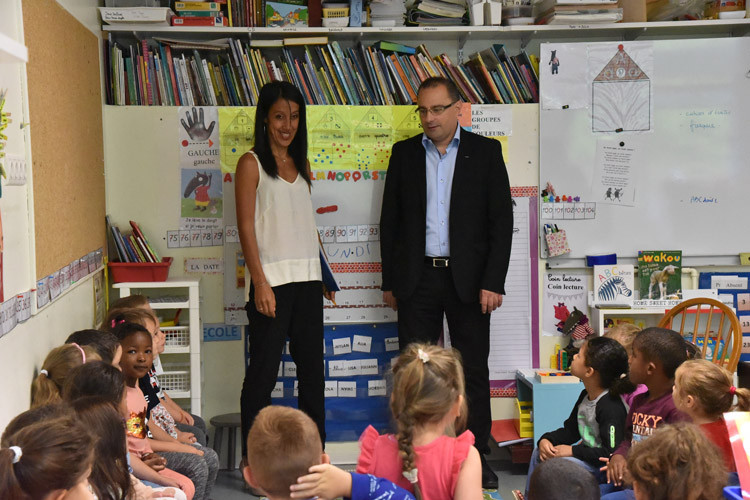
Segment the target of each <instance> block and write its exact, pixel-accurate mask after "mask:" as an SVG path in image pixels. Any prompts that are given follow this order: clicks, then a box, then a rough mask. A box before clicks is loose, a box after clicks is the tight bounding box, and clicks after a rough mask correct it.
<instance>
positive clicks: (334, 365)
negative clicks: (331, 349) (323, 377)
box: [328, 361, 347, 378]
mask: <svg viewBox="0 0 750 500" xmlns="http://www.w3.org/2000/svg"><path fill="white" fill-rule="evenodd" d="M346 363H347V362H346V361H329V362H328V376H329V377H331V378H333V377H346V372H347V364H346Z"/></svg>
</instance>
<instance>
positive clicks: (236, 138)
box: [218, 106, 255, 173]
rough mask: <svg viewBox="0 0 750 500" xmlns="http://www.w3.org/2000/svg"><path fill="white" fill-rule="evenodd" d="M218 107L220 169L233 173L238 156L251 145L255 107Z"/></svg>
mask: <svg viewBox="0 0 750 500" xmlns="http://www.w3.org/2000/svg"><path fill="white" fill-rule="evenodd" d="M218 109H219V136H220V137H221V171H222V172H223V173H227V172H229V173H234V171H235V169H236V168H237V162H238V161H239V159H240V156H242V155H243V154H245V152H247V151H248V150H250V148H252V147H253V134H254V132H255V107H254V106H252V107H221V108H218Z"/></svg>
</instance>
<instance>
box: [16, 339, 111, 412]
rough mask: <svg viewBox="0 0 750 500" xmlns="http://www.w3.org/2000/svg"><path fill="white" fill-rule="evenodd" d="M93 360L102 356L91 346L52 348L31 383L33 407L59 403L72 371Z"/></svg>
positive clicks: (66, 345)
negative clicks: (66, 380)
mask: <svg viewBox="0 0 750 500" xmlns="http://www.w3.org/2000/svg"><path fill="white" fill-rule="evenodd" d="M92 360H101V357H100V356H99V355H98V354H97V353H96V351H95V350H94V349H93V348H92V347H89V346H79V345H78V344H65V345H61V346H60V347H55V348H54V349H52V350H51V351H50V352H49V354H47V357H46V358H45V359H44V363H42V369H41V370H39V375H37V377H36V378H35V379H34V381H33V382H32V383H31V407H32V408H37V407H39V406H43V405H46V404H50V403H59V402H60V401H61V400H62V389H63V385H64V384H65V379H66V378H67V377H68V374H69V373H70V371H71V370H72V369H73V368H76V367H78V366H81V365H82V364H84V363H86V361H92Z"/></svg>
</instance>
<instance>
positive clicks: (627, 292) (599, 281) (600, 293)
mask: <svg viewBox="0 0 750 500" xmlns="http://www.w3.org/2000/svg"><path fill="white" fill-rule="evenodd" d="M634 287H635V270H634V267H633V266H630V265H621V264H619V265H618V264H615V265H611V266H594V303H595V304H606V305H628V306H632V305H633V299H634V298H635V294H634V293H633V290H634Z"/></svg>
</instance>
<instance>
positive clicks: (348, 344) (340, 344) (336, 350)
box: [333, 337, 352, 356]
mask: <svg viewBox="0 0 750 500" xmlns="http://www.w3.org/2000/svg"><path fill="white" fill-rule="evenodd" d="M350 352H352V339H350V338H349V337H341V338H338V339H333V355H334V356H340V355H341V354H349V353H350Z"/></svg>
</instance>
